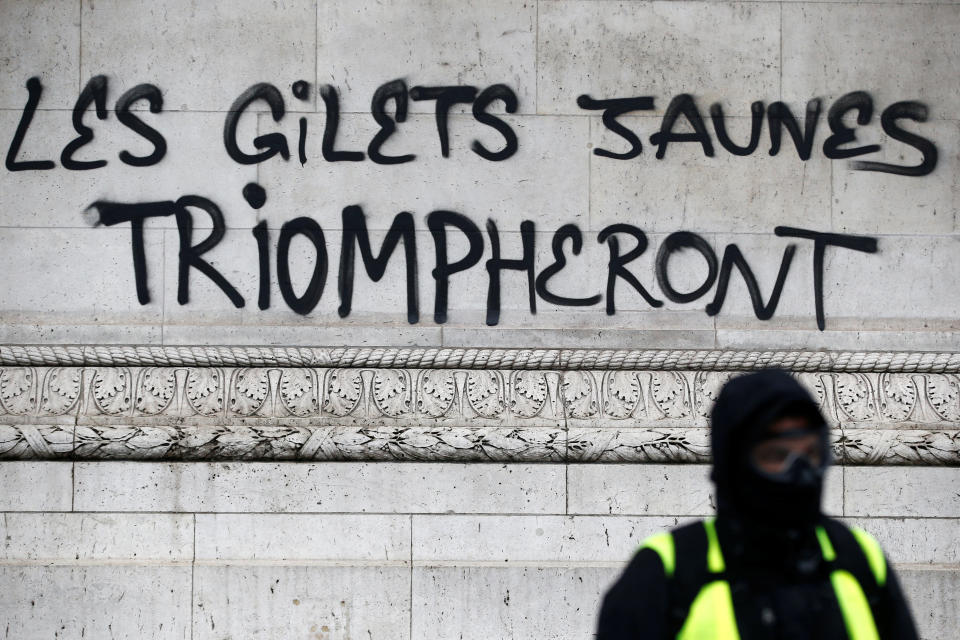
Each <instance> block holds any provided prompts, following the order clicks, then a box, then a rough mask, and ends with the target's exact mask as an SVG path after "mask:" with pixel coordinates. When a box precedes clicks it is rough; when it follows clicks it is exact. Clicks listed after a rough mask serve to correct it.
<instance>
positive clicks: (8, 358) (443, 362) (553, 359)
mask: <svg viewBox="0 0 960 640" xmlns="http://www.w3.org/2000/svg"><path fill="white" fill-rule="evenodd" d="M0 366H41V367H54V366H56V367H84V366H107V367H111V366H127V367H137V366H139V367H286V368H291V367H334V368H362V367H376V368H386V369H392V368H406V369H528V370H561V371H567V370H575V369H603V370H645V371H649V370H659V371H681V370H691V371H751V370H756V369H763V368H766V367H780V368H783V369H788V370H791V371H803V372H850V373H856V372H861V373H880V372H889V373H904V372H905V373H960V353H953V352H944V353H929V352H906V351H904V352H900V351H741V350H729V351H723V350H695V349H694V350H599V349H467V348H392V347H382V348H373V347H370V348H366V347H343V348H324V347H202V346H185V347H165V346H122V345H120V346H113V345H89V346H88V345H0Z"/></svg>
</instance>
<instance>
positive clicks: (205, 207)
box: [90, 195, 877, 330]
mask: <svg viewBox="0 0 960 640" xmlns="http://www.w3.org/2000/svg"><path fill="white" fill-rule="evenodd" d="M90 210H91V211H93V212H95V213H96V215H97V217H98V220H97V222H99V223H100V224H104V225H108V226H110V225H117V224H122V223H130V229H131V233H132V236H131V240H132V241H131V246H132V248H133V267H134V276H135V282H136V289H137V298H138V299H139V301H140V303H141V304H147V303H149V302H150V293H149V279H148V274H147V267H146V254H145V248H144V241H143V230H144V223H145V222H146V220H148V219H149V218H155V217H166V216H174V217H175V219H176V223H177V229H178V234H179V243H180V247H179V249H180V250H179V265H178V284H177V301H178V302H179V303H180V304H187V303H188V302H189V300H190V279H189V278H190V272H191V269H196V270H197V271H199V272H200V273H202V274H203V275H205V276H207V277H208V278H209V279H210V280H211V281H213V282H214V283H215V284H216V285H217V287H219V288H220V290H221V291H223V293H224V294H226V296H227V297H228V298H229V299H230V300H231V301H232V302H233V304H234V305H235V306H236V307H243V306H244V305H245V304H246V301H245V300H244V298H243V296H242V295H241V294H240V293H239V291H237V289H236V288H235V287H234V286H233V284H231V283H230V282H229V281H227V279H226V278H225V277H224V276H223V274H221V273H220V272H219V271H217V269H216V268H215V267H214V266H213V265H211V264H210V263H209V262H207V261H206V260H204V258H203V254H204V253H206V252H207V251H209V250H210V249H212V248H213V247H214V246H216V245H217V244H218V243H219V242H220V241H221V240H223V237H224V235H225V232H226V228H225V225H224V218H223V213H222V212H221V210H220V208H219V207H218V206H217V205H216V204H215V203H214V202H212V201H211V200H209V199H207V198H203V197H200V196H195V195H186V196H183V197H181V198H179V199H178V200H176V201H172V200H171V201H161V202H140V203H118V202H104V201H99V202H95V203H93V205H91V209H90ZM194 210H199V211H201V212H205V213H206V215H208V216H209V218H210V220H211V222H212V227H213V228H212V231H211V232H210V235H209V236H207V237H206V238H205V239H203V240H202V241H200V242H199V243H197V244H194V243H193V228H194V219H193V211H194ZM426 224H427V228H428V230H429V232H430V236H431V238H432V241H433V254H434V265H435V266H434V268H433V269H432V270H431V272H430V275H431V277H432V278H433V280H434V302H433V319H434V322H436V323H438V324H443V323H445V322H446V321H447V310H448V301H449V290H450V280H451V277H452V276H454V275H456V274H458V273H461V272H464V271H466V270H468V269H471V268H473V267H475V266H476V265H478V264H479V263H480V261H481V259H482V258H483V256H484V254H485V242H484V234H483V232H482V231H481V230H480V228H479V227H478V226H477V225H476V224H475V223H474V222H473V221H471V220H470V219H469V218H468V217H466V216H464V215H462V214H460V213H457V212H454V211H445V210H438V211H433V212H431V213H430V214H428V215H427V216H426ZM341 227H342V232H341V234H342V235H341V237H340V239H339V241H340V265H339V270H338V273H337V292H338V294H339V302H340V305H339V308H338V313H339V315H340V317H342V318H345V317H347V316H349V315H350V310H351V306H352V301H353V284H354V276H355V266H356V264H355V263H356V254H357V252H358V251H359V254H360V260H361V261H362V262H363V267H364V270H365V271H366V273H367V276H368V277H369V278H370V279H371V280H373V281H374V282H379V281H380V280H381V279H382V278H383V276H384V274H385V272H386V269H387V265H388V264H389V261H390V260H391V258H392V257H393V256H394V254H395V253H396V252H397V248H398V247H399V246H400V244H401V243H402V244H403V260H404V263H405V271H406V306H407V320H408V321H409V322H410V323H411V324H413V323H417V322H419V319H420V303H419V300H418V288H419V287H418V277H419V274H418V272H417V264H418V260H417V255H418V254H417V252H418V247H417V240H416V225H415V223H414V218H413V216H412V215H411V214H410V213H408V212H401V213H398V214H397V215H396V216H395V217H394V218H393V221H392V223H391V225H390V228H389V230H388V231H387V234H386V237H385V238H384V240H383V242H382V244H381V245H380V248H379V250H377V251H376V252H374V247H373V245H372V244H371V242H370V236H369V233H368V231H367V219H366V215H365V214H364V212H363V210H362V209H361V208H360V207H359V206H357V205H351V206H348V207H345V208H344V209H343V212H342V225H341ZM774 233H775V234H776V235H777V236H781V237H789V238H799V239H803V240H808V241H811V242H813V276H814V305H815V313H816V318H817V326H818V327H819V328H820V329H821V330H823V329H824V327H825V316H824V309H823V268H824V267H823V263H824V255H825V253H826V251H827V248H828V247H836V248H843V249H851V250H854V251H862V252H866V253H874V252H876V251H877V241H876V239H874V238H869V237H863V236H853V235H847V234H837V233H821V232H817V231H812V230H808V229H797V228H793V227H776V228H775V229H774ZM451 234H460V235H461V236H462V237H463V238H464V239H465V240H466V242H467V246H468V248H467V251H466V253H465V254H464V255H461V256H455V257H451V255H450V252H449V251H448V245H449V243H450V239H451ZM252 235H253V238H254V240H255V247H256V251H255V255H256V258H257V261H258V266H259V292H258V299H257V304H258V306H259V308H260V309H268V308H269V307H270V305H271V303H272V301H271V299H270V298H271V292H270V282H271V267H272V264H275V265H276V277H277V282H278V285H279V288H280V293H281V295H282V296H283V300H284V302H285V303H286V304H287V306H289V307H290V309H292V310H293V311H295V312H297V313H299V314H304V315H305V314H308V313H310V312H311V311H312V310H313V309H314V308H315V307H316V306H317V304H318V303H319V302H320V299H321V297H322V296H323V292H324V289H325V287H326V283H327V275H328V269H329V264H328V263H329V258H328V253H327V239H326V235H325V234H324V231H323V228H322V227H321V226H320V224H319V223H318V222H317V221H316V220H314V219H313V218H310V217H306V216H302V217H298V218H295V219H292V220H288V221H287V222H285V223H284V224H283V225H282V227H281V228H280V233H279V237H278V238H277V239H276V241H275V244H274V243H273V242H272V239H271V237H270V231H269V230H268V228H267V225H266V223H265V222H260V223H259V224H258V225H257V226H256V227H254V228H253V229H252ZM296 236H303V237H304V238H305V239H307V240H308V241H309V242H310V243H311V244H312V245H313V249H314V251H315V259H314V261H313V270H312V273H311V274H310V281H309V284H308V285H307V287H306V289H305V290H304V291H303V292H302V293H300V294H298V293H297V292H296V291H295V290H294V286H293V282H292V279H291V274H290V260H289V258H290V244H291V241H292V240H293V239H294V238H295V237H296ZM486 236H487V239H488V240H489V247H490V257H489V258H488V259H487V260H486V262H485V263H484V265H483V266H484V268H485V269H486V271H487V276H488V278H487V282H488V284H487V292H486V296H487V297H486V323H487V324H488V325H496V324H497V323H498V322H499V319H500V289H501V276H502V274H503V272H504V271H517V272H522V273H523V274H524V275H525V276H526V281H527V290H528V301H529V307H530V313H531V314H535V313H536V312H537V300H538V299H540V300H543V301H545V302H547V303H549V304H554V305H559V306H573V307H586V306H593V305H597V304H599V303H600V302H601V301H604V299H605V302H606V313H607V314H609V315H613V314H615V313H616V309H617V306H616V300H617V285H618V284H619V283H621V282H622V283H624V284H625V285H628V286H629V287H630V288H632V289H633V290H634V291H635V292H636V293H637V294H639V295H640V296H641V297H642V298H643V299H644V300H645V301H646V302H647V304H649V305H650V306H651V307H661V306H663V304H664V302H663V300H660V299H658V298H655V297H654V296H653V295H651V293H650V292H649V290H648V289H647V288H646V287H645V286H644V284H643V283H642V282H641V279H640V278H639V277H638V276H637V275H636V274H635V273H634V272H633V271H631V270H630V263H632V262H633V261H635V260H636V259H637V258H639V257H640V256H641V255H643V253H644V252H646V251H647V249H648V247H649V242H648V239H647V236H646V234H645V233H644V232H643V230H641V229H640V228H639V227H636V226H634V225H631V224H626V223H617V224H612V225H610V226H608V227H606V228H604V229H603V230H601V231H600V232H599V233H598V234H597V237H596V240H597V242H599V243H601V244H606V246H607V250H608V251H609V261H608V263H607V270H606V288H605V291H603V292H597V293H596V294H594V295H590V296H586V297H577V298H574V297H568V296H562V295H558V294H557V293H555V292H554V291H553V290H552V286H551V280H552V279H553V278H554V277H555V276H556V275H557V274H558V273H560V272H561V271H562V270H563V269H564V268H566V267H567V260H568V255H570V256H577V255H579V254H580V252H581V251H582V250H583V247H584V235H583V232H582V231H581V230H580V228H579V227H577V226H576V225H574V224H565V225H563V226H562V227H560V228H559V229H557V230H556V231H555V232H554V234H553V238H552V240H551V250H552V254H553V260H552V262H550V264H548V265H546V266H543V265H537V263H536V260H535V255H536V252H535V249H536V245H535V243H536V234H535V226H534V223H533V222H532V221H530V220H524V221H522V222H521V223H520V237H521V245H522V255H521V256H520V257H505V256H503V255H502V253H501V248H500V235H499V230H498V229H497V225H496V224H495V223H494V222H493V220H488V221H487V223H486ZM621 241H624V242H625V243H627V245H624V246H628V245H629V244H631V243H632V247H630V248H629V249H627V250H625V251H623V250H621ZM251 244H254V243H251ZM568 249H569V254H568V253H567V251H568ZM686 249H690V250H693V251H696V252H697V253H699V254H700V256H702V258H703V260H704V261H705V263H706V266H707V275H706V277H705V278H704V280H703V282H702V283H701V284H700V285H699V286H698V287H696V288H695V289H693V290H691V291H680V290H678V289H677V288H676V287H675V286H674V284H673V283H672V282H671V279H670V276H669V271H668V267H669V264H670V260H671V258H672V256H674V255H675V254H676V253H677V252H679V251H682V250H686ZM274 250H275V259H272V255H271V254H272V253H273V251H274ZM795 252H796V245H794V244H788V245H787V246H786V248H785V249H784V252H783V257H782V259H781V262H780V267H779V270H778V272H777V276H776V281H775V283H774V285H773V290H772V292H771V293H770V295H769V297H768V299H767V300H766V301H764V299H763V295H762V294H761V292H760V287H759V285H758V282H757V278H756V276H755V275H754V272H753V270H752V269H751V267H750V265H749V263H748V262H747V260H746V257H745V256H744V255H743V253H742V252H741V251H740V249H739V247H738V246H737V245H736V244H728V245H727V246H726V248H725V249H724V250H723V255H722V257H721V258H719V259H718V257H717V254H716V253H715V252H714V250H713V248H712V247H711V246H710V244H709V243H708V242H707V241H706V240H705V239H704V238H703V237H702V236H700V235H698V234H696V233H692V232H689V231H677V232H675V233H671V234H670V235H668V236H667V237H666V238H665V239H664V240H663V242H662V243H661V245H660V247H659V248H658V250H657V254H656V259H655V269H654V277H655V278H656V282H657V284H658V285H659V288H660V290H661V291H662V292H663V295H664V296H665V297H666V298H667V299H668V300H670V301H672V302H676V303H689V302H693V301H696V300H698V299H700V298H702V297H703V296H705V295H706V294H707V293H708V292H709V291H710V290H711V289H712V288H713V286H714V284H716V291H715V292H714V295H713V299H712V301H711V302H709V303H708V304H707V305H706V309H705V311H706V313H707V314H708V315H711V316H712V315H716V314H718V313H720V310H721V308H722V307H723V303H724V300H725V299H726V295H727V288H728V285H729V283H730V278H731V277H732V275H733V271H734V268H736V270H737V271H738V272H739V274H740V277H742V278H743V281H744V283H745V284H746V287H747V291H748V292H749V295H750V301H751V303H752V305H753V310H754V313H755V315H756V316H757V318H759V319H761V320H768V319H770V318H771V317H773V314H774V312H775V311H776V308H777V304H778V302H779V300H780V294H781V292H782V291H783V285H784V282H785V281H786V278H787V274H788V272H789V271H790V267H791V264H792V262H793V257H794V254H795ZM251 254H253V246H251Z"/></svg>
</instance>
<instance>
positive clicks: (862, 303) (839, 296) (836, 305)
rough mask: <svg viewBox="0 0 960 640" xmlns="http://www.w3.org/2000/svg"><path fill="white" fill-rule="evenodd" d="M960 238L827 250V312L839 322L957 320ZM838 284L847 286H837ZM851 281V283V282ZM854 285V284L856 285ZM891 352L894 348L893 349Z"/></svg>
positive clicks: (883, 241)
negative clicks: (870, 251) (863, 249)
mask: <svg viewBox="0 0 960 640" xmlns="http://www.w3.org/2000/svg"><path fill="white" fill-rule="evenodd" d="M958 251H960V236H955V235H944V236H905V235H904V236H901V235H897V236H883V237H880V238H879V241H878V243H877V253H875V254H866V253H861V252H859V251H850V250H844V249H836V248H834V249H832V250H830V249H828V250H827V255H826V258H825V260H824V274H825V276H824V281H825V283H826V284H825V286H824V294H823V297H824V308H825V309H826V313H828V314H830V315H831V316H833V317H834V318H844V317H846V318H850V319H851V320H850V321H851V322H853V321H854V319H861V318H863V317H867V318H873V319H874V322H879V319H890V320H891V321H892V322H891V324H892V325H893V327H892V328H899V327H898V325H899V319H901V318H902V319H909V320H914V321H915V322H913V323H911V324H908V325H907V327H906V328H910V327H911V326H914V327H916V328H918V329H919V328H922V327H920V326H918V325H920V321H922V323H924V324H925V323H928V322H932V323H934V324H936V323H938V322H944V321H946V322H951V321H953V322H955V320H956V318H957V315H958V314H960V270H958V269H956V268H955V261H956V256H957V255H958ZM834 283H844V284H843V286H836V285H835V284H834ZM847 283H849V284H847ZM851 285H853V286H851ZM888 348H889V347H888Z"/></svg>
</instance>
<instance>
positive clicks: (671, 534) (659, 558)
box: [628, 520, 704, 578]
mask: <svg viewBox="0 0 960 640" xmlns="http://www.w3.org/2000/svg"><path fill="white" fill-rule="evenodd" d="M703 530H704V529H703V521H702V520H696V521H693V522H689V523H687V524H684V525H681V526H678V527H673V528H672V529H666V530H663V531H660V532H658V533H654V534H653V535H651V536H648V537H647V538H645V539H644V540H643V541H642V542H641V543H640V546H639V547H638V548H637V551H636V553H635V554H634V557H633V560H632V561H631V563H630V565H631V566H634V565H635V566H636V570H643V571H650V570H654V569H657V570H659V571H661V572H662V573H663V574H664V575H665V576H666V577H667V578H670V577H672V576H673V573H674V571H675V569H676V564H677V556H678V555H683V552H684V551H685V550H686V549H687V548H688V547H689V546H690V540H691V539H696V538H697V537H698V536H702V535H703ZM678 546H679V547H680V549H681V553H680V554H678V553H677V547H678ZM654 558H656V561H655V560H654ZM629 568H630V567H628V570H629Z"/></svg>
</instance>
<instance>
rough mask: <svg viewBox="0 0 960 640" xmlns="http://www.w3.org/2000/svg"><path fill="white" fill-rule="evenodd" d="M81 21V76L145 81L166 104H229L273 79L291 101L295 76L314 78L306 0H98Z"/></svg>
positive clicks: (211, 107) (204, 107)
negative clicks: (159, 0)
mask: <svg viewBox="0 0 960 640" xmlns="http://www.w3.org/2000/svg"><path fill="white" fill-rule="evenodd" d="M82 25H83V29H82V57H81V59H82V61H83V63H82V65H81V68H80V73H81V77H82V78H83V81H84V82H86V80H87V79H88V78H89V77H90V76H92V75H94V74H96V73H107V74H110V75H111V76H114V77H116V78H118V80H120V81H122V82H123V83H124V84H125V85H129V86H133V85H135V84H139V83H141V82H149V83H152V84H155V85H156V86H158V87H160V89H161V90H162V91H163V93H164V97H165V104H166V105H168V106H167V107H166V108H167V109H168V110H171V111H172V110H181V111H227V110H228V109H229V108H230V105H231V104H232V103H233V101H234V100H235V99H236V98H237V97H238V96H240V94H241V93H243V92H244V91H246V89H247V88H248V87H250V86H252V85H253V84H256V83H258V82H269V83H272V84H274V85H276V86H277V88H278V89H280V91H281V92H282V93H283V94H284V98H285V100H286V101H287V103H288V104H291V107H292V105H293V104H296V102H297V101H296V100H295V99H294V98H293V95H292V92H291V91H290V87H291V85H292V84H293V82H295V81H297V80H307V81H313V80H314V78H315V70H316V66H315V63H316V3H315V2H313V1H312V0H286V1H285V2H282V3H277V4H271V5H263V4H261V3H259V2H256V1H255V0H241V1H240V2H234V1H230V0H220V1H218V2H216V3H214V4H211V3H207V2H197V1H196V0H173V1H171V2H167V3H164V4H163V5H158V4H156V3H152V2H147V1H143V2H125V1H123V0H108V1H106V2H102V1H100V0H97V1H96V2H85V3H84V4H83V15H82ZM257 106H258V107H259V108H261V109H266V108H267V107H266V105H265V103H259V104H258V105H257ZM298 106H299V105H298ZM310 110H311V111H312V110H313V109H312V108H311V109H310Z"/></svg>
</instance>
